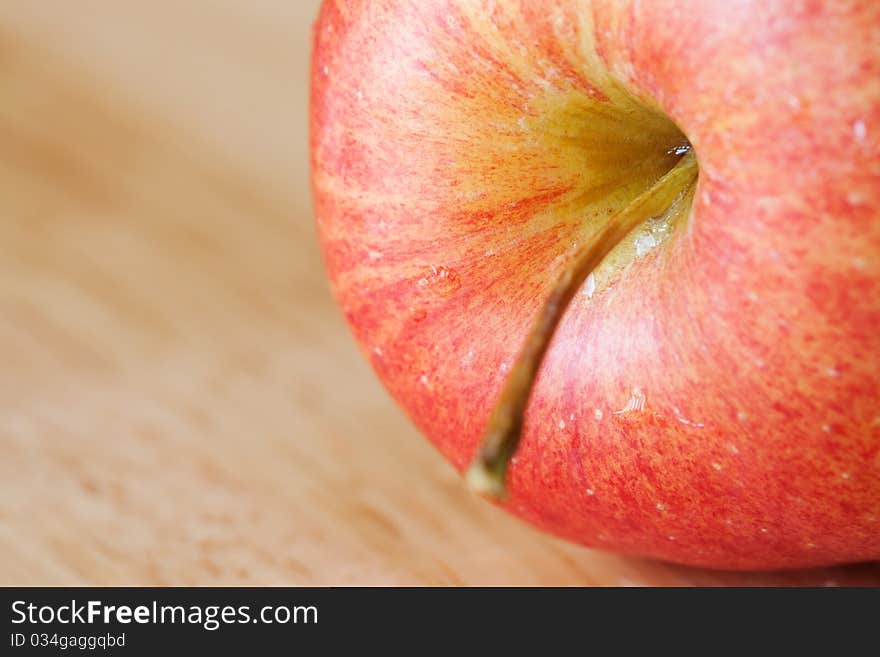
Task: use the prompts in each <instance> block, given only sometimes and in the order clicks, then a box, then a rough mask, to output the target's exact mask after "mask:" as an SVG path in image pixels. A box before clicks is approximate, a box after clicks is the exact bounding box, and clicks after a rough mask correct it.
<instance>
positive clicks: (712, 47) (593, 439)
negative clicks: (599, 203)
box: [310, 0, 880, 569]
mask: <svg viewBox="0 0 880 657" xmlns="http://www.w3.org/2000/svg"><path fill="white" fill-rule="evenodd" d="M584 44H586V45H584ZM589 44H594V46H590V45H589ZM593 48H594V52H593V50H592V49H593ZM594 55H595V56H597V57H598V60H596V61H599V62H600V63H601V66H602V67H604V68H605V69H606V70H607V71H608V72H609V74H610V75H611V76H613V77H614V78H615V79H617V80H619V81H620V82H621V83H622V84H623V85H624V86H625V87H626V89H628V90H629V91H630V92H631V93H632V94H633V95H634V96H635V97H638V98H640V99H642V100H643V101H644V102H645V103H647V104H649V105H651V106H654V107H658V108H660V109H661V110H662V112H664V113H665V114H666V115H667V116H669V117H671V119H672V120H673V121H674V122H675V124H677V125H678V126H679V127H680V128H681V129H682V131H683V132H684V134H685V135H687V138H688V139H689V140H690V142H691V144H692V145H693V147H694V149H695V151H696V154H697V157H698V160H699V166H700V174H699V182H698V185H697V189H696V193H695V197H694V203H693V208H692V213H691V216H690V219H689V221H688V222H687V225H686V226H685V227H684V228H683V229H682V230H681V231H679V232H680V233H681V234H680V235H676V237H675V239H671V240H669V241H667V242H664V243H663V244H660V245H659V247H657V248H655V249H654V250H652V251H650V252H649V253H647V254H645V255H643V256H641V257H639V258H635V259H633V260H632V262H631V263H630V264H629V265H628V266H627V267H625V268H624V269H622V270H621V271H620V272H619V274H618V275H616V276H615V277H614V278H613V280H612V281H611V283H610V284H609V285H607V286H605V287H604V288H603V289H601V290H597V291H596V293H595V295H594V296H592V298H590V297H588V296H587V295H579V296H578V297H577V298H576V299H575V301H574V302H573V303H572V304H571V306H570V307H569V309H568V311H567V314H566V316H565V318H564V319H563V321H562V324H561V325H560V327H559V329H558V331H557V333H556V335H555V337H554V339H553V343H552V345H551V347H550V350H549V352H548V354H547V357H546V359H545V361H544V364H543V367H542V369H541V372H540V374H539V376H538V379H537V381H536V383H535V388H534V390H533V393H532V397H531V401H530V403H529V407H528V411H527V414H526V421H525V427H524V432H523V439H522V442H521V444H520V447H519V451H518V453H517V456H516V457H515V458H514V461H513V464H512V466H511V469H510V472H509V475H508V476H509V480H508V481H509V497H508V499H507V500H506V502H505V506H506V508H508V509H509V510H510V511H511V512H513V513H514V514H516V515H518V516H519V517H521V518H523V519H525V520H527V521H528V522H531V523H533V524H534V525H536V526H538V527H540V528H543V529H544V530H547V531H549V532H552V533H554V534H556V535H558V536H562V537H565V538H567V539H570V540H573V541H577V542H580V543H583V544H585V545H589V546H595V547H600V548H604V549H610V550H617V551H622V552H627V553H636V554H640V555H647V556H651V557H656V558H660V559H664V560H669V561H674V562H680V563H687V564H693V565H701V566H708V567H716V568H726V569H771V568H772V569H776V568H793V567H807V566H814V565H823V564H832V563H841V562H853V561H862V560H875V559H880V393H878V389H880V330H878V329H880V4H878V3H876V2H872V1H870V0H865V1H863V2H852V3H822V2H788V1H785V2H783V1H781V0H779V1H773V0H770V1H766V0H761V1H759V0H755V1H751V0H744V1H741V2H729V1H728V0H705V1H703V2H698V3H689V2H688V3H686V2H672V1H666V0H657V1H652V2H642V3H638V2H636V1H634V0H633V1H626V0H621V1H595V2H592V3H591V2H587V1H584V2H575V1H569V0H553V1H551V0H544V1H542V2H540V3H538V2H529V1H527V0H520V1H518V2H517V1H513V0H509V1H502V0H496V1H495V2H467V1H465V0H457V1H453V0H442V1H441V0H436V1H430V2H409V1H405V0H389V1H374V2H366V1H354V0H353V1H350V2H344V1H339V2H326V3H325V4H324V6H323V7H322V9H321V12H320V15H319V18H318V21H317V23H316V25H315V29H314V54H313V62H312V92H311V126H310V129H311V144H310V146H311V157H312V161H311V165H312V176H313V178H312V179H313V192H314V202H315V210H316V216H317V221H318V228H319V234H320V239H321V244H322V249H323V254H324V258H325V263H326V268H327V271H328V274H329V277H330V281H331V284H332V287H333V290H334V293H335V295H336V298H337V300H338V303H339V304H340V306H341V308H342V309H343V312H344V315H345V317H346V319H347V321H348V323H349V324H350V326H351V328H352V330H353V332H354V335H355V336H356V339H357V341H358V343H359V344H360V346H361V348H362V350H363V352H364V354H365V355H366V356H367V357H368V358H369V359H370V362H371V364H372V366H373V368H374V369H375V371H376V372H377V374H378V376H379V377H380V378H381V380H382V381H383V382H384V385H385V386H386V387H387V389H388V390H389V391H390V393H391V394H392V395H393V397H394V398H395V399H396V400H397V402H398V403H399V404H400V405H401V406H402V408H403V409H405V411H406V412H407V413H408V415H409V416H410V417H411V418H412V420H413V422H414V423H415V424H416V425H417V426H418V428H419V429H420V430H421V431H422V432H423V433H424V434H425V435H426V436H428V437H429V438H430V440H431V441H432V442H433V443H434V444H435V445H436V446H437V447H438V448H439V450H440V451H441V452H442V453H443V454H444V455H445V456H446V458H448V459H449V460H450V461H451V462H452V463H453V464H454V466H455V467H456V468H458V469H459V470H463V469H464V468H465V467H467V465H468V463H469V460H470V459H471V457H472V456H473V454H474V451H475V449H476V447H477V445H478V444H479V442H480V439H481V433H482V431H483V429H484V426H485V423H486V420H487V418H488V416H489V414H490V412H491V409H492V406H493V404H494V402H495V400H496V398H497V396H498V393H499V392H500V390H501V387H502V385H503V383H504V379H505V372H506V369H507V368H508V367H509V366H510V364H511V363H512V362H513V360H514V358H515V357H516V354H517V352H518V350H519V348H520V347H521V345H522V341H523V339H524V337H525V335H526V333H527V332H528V329H529V326H530V323H531V321H532V318H533V317H534V316H535V314H536V312H537V311H538V309H539V307H540V305H541V302H542V300H543V299H544V298H545V297H546V295H547V293H548V290H549V288H550V285H551V284H552V283H553V281H554V279H555V278H556V276H557V275H558V273H559V271H560V270H561V269H562V268H563V267H564V266H565V264H566V261H567V260H566V254H567V253H568V249H569V247H570V244H571V242H572V240H573V239H577V238H578V236H579V235H580V234H581V233H580V232H579V228H578V226H577V222H576V221H572V220H566V221H560V222H558V223H555V224H554V222H553V221H548V220H547V216H548V214H547V213H548V212H551V213H552V211H553V209H554V208H555V207H558V206H559V204H560V203H561V202H562V201H563V200H564V199H566V198H568V196H570V195H571V194H572V189H573V185H574V184H575V183H574V182H573V179H572V178H571V175H569V174H570V170H569V169H568V168H566V167H563V166H561V165H557V164H556V162H557V160H558V158H560V157H561V158H563V159H564V158H565V157H567V155H566V153H564V152H563V151H562V150H560V149H561V148H562V147H558V144H557V142H554V143H553V144H550V145H549V146H547V144H546V143H543V142H542V138H543V137H542V135H541V134H540V132H539V131H536V130H534V129H531V130H530V129H528V127H529V124H527V126H526V127H527V129H523V130H519V131H517V129H516V126H517V123H518V121H520V119H519V118H518V117H522V116H528V117H529V121H532V120H533V119H534V112H535V111H536V110H535V107H541V106H542V105H541V101H542V99H546V98H548V97H550V96H552V95H553V94H557V93H561V92H562V91H564V92H565V93H574V94H585V95H587V96H593V97H601V90H597V89H596V87H595V86H594V84H593V81H592V80H591V79H590V78H589V76H588V75H585V74H584V73H583V71H584V70H586V69H587V68H588V66H587V65H586V64H585V61H587V60H589V58H590V57H593V56H594ZM519 124H520V126H521V125H522V122H520V123H519ZM554 144H557V145H556V146H554ZM622 184H623V183H622ZM566 207H568V206H566ZM574 214H576V213H574ZM566 216H568V215H566ZM381 448H382V447H381V445H377V446H376V449H381ZM389 474H390V476H393V473H389Z"/></svg>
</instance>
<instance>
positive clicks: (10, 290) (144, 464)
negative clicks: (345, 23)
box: [0, 0, 880, 585]
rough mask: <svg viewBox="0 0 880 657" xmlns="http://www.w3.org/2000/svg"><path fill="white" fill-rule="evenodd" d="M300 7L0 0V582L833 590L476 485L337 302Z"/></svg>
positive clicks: (841, 579) (838, 572) (862, 576)
mask: <svg viewBox="0 0 880 657" xmlns="http://www.w3.org/2000/svg"><path fill="white" fill-rule="evenodd" d="M314 11H315V3H314V2H303V1H302V0H297V1H295V2H291V1H290V0H263V1H260V2H254V1H252V2H239V1H238V0H212V1H209V0H187V1H184V2H180V3H171V2H156V3H151V2H117V1H116V0H78V1H77V2H65V1H62V0H47V1H45V2H33V0H5V1H4V2H3V3H2V5H0V144H2V146H0V208H2V215H3V216H2V221H0V241H2V248H0V364H2V368H0V447H2V458H0V482H2V483H0V486H2V488H0V492H2V495H0V584H160V585H163V584H221V583H229V584H243V583H252V584H273V585H275V584H527V585H531V584H574V585H579V584H605V585H628V584H635V585H640V584H666V585H680V584H794V583H809V584H818V585H823V584H834V583H842V584H847V583H850V584H851V583H862V584H877V583H880V565H878V564H874V565H870V564H869V565H861V566H854V567H848V568H836V569H827V570H817V571H810V572H804V573H775V574H732V573H718V572H706V571H698V570H693V569H686V568H678V567H673V566H668V565H663V564H657V563H652V562H648V561H643V560H637V559H627V558H623V557H618V556H614V555H610V554H607V553H602V552H596V551H591V550H586V549H582V548H578V547H575V546H571V545H566V544H563V543H562V542H560V541H557V540H555V539H551V538H549V537H546V536H543V535H540V534H538V533H537V532H535V531H533V530H531V529H529V528H528V527H525V526H523V525H521V524H519V523H518V522H517V521H515V520H513V519H511V518H509V517H507V516H506V515H504V514H503V513H501V512H499V511H498V510H496V509H494V508H492V507H490V506H489V505H488V504H486V503H484V502H482V501H481V500H478V499H476V498H474V497H472V496H470V495H469V494H468V493H466V492H465V490H464V489H463V487H462V485H461V484H460V482H459V480H458V478H457V477H456V475H455V474H454V472H453V471H452V469H451V468H450V467H449V466H447V465H446V464H445V463H444V462H443V461H442V460H441V459H440V457H439V456H438V455H437V454H436V453H435V452H434V451H433V449H432V448H431V447H430V446H428V444H427V443H426V442H425V441H424V440H423V439H422V438H421V437H420V436H419V435H417V434H416V432H415V431H414V430H413V429H412V427H411V426H410V425H409V424H408V423H407V421H406V420H405V418H404V417H403V416H402V414H401V413H400V412H399V411H398V410H397V409H396V408H395V407H394V406H393V404H392V402H391V401H390V400H389V399H388V397H387V396H386V395H385V393H384V392H383V390H382V389H381V387H380V386H379V384H378V383H377V382H376V380H375V379H374V378H373V376H372V374H371V373H370V372H369V371H368V368H367V366H366V365H365V363H364V361H363V360H362V359H361V358H360V356H359V355H358V353H357V352H356V350H355V347H354V344H353V341H352V340H351V339H350V337H349V335H348V333H347V331H346V329H345V327H344V326H343V324H342V321H341V318H340V316H339V314H338V313H337V311H336V309H335V307H334V306H333V303H332V301H331V299H330V297H329V293H328V290H327V287H326V284H325V282H324V277H323V272H322V269H321V262H320V256H319V253H318V249H317V244H316V240H315V234H314V229H313V224H312V219H311V210H310V201H309V191H308V175H307V157H306V94H307V60H308V49H309V39H308V32H309V26H310V23H311V20H312V17H313V15H314Z"/></svg>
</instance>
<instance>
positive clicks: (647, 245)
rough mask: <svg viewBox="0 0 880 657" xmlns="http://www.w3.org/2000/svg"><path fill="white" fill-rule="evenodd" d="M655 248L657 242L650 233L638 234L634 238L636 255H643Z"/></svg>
mask: <svg viewBox="0 0 880 657" xmlns="http://www.w3.org/2000/svg"><path fill="white" fill-rule="evenodd" d="M655 246H657V240H656V239H655V238H654V235H652V234H651V233H647V232H643V233H639V235H638V236H637V237H636V255H640V256H641V255H645V254H646V253H647V252H648V251H650V250H651V249H653V248H654V247H655Z"/></svg>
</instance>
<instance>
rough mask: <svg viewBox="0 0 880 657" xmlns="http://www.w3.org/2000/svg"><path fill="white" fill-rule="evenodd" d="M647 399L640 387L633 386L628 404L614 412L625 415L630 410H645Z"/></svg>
mask: <svg viewBox="0 0 880 657" xmlns="http://www.w3.org/2000/svg"><path fill="white" fill-rule="evenodd" d="M646 400H647V398H646V397H645V394H644V393H643V392H642V391H641V390H639V389H638V388H633V391H632V393H631V395H630V398H629V401H628V402H626V406H624V407H623V408H621V409H620V410H619V411H614V412H613V414H614V415H623V414H625V413H629V412H630V411H640V412H641V411H644V410H645V401H646Z"/></svg>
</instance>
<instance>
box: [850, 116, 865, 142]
mask: <svg viewBox="0 0 880 657" xmlns="http://www.w3.org/2000/svg"><path fill="white" fill-rule="evenodd" d="M852 129H853V137H855V138H856V141H865V137H867V136H868V127H867V126H866V125H865V122H864V121H862V120H861V119H859V120H858V121H856V122H855V123H853V128H852Z"/></svg>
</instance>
